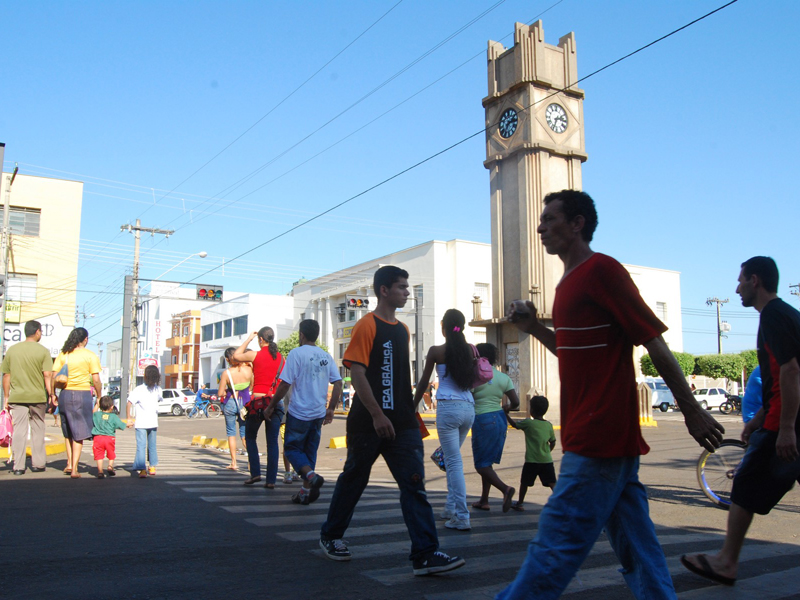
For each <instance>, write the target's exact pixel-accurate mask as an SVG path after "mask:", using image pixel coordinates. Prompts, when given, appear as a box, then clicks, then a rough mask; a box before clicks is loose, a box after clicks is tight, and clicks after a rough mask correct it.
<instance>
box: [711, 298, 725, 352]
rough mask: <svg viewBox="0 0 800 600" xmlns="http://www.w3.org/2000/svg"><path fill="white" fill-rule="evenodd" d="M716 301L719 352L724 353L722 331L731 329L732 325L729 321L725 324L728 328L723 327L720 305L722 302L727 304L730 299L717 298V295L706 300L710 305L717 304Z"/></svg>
mask: <svg viewBox="0 0 800 600" xmlns="http://www.w3.org/2000/svg"><path fill="white" fill-rule="evenodd" d="M715 303H716V305H717V354H722V332H723V331H730V326H729V325H728V324H727V323H725V325H726V326H727V329H725V328H723V323H722V320H721V319H720V316H719V307H720V304H727V303H728V299H727V298H725V300H720V299H719V298H717V297H716V296H715V297H713V298H709V299H707V300H706V304H707V305H708V306H711V305H712V304H715Z"/></svg>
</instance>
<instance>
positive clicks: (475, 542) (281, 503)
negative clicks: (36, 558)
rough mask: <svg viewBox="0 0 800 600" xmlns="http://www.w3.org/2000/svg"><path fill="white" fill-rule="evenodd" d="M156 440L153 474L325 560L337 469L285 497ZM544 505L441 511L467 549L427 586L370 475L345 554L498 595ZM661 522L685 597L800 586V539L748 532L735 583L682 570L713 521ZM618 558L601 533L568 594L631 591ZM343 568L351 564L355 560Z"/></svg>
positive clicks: (378, 582) (396, 579)
mask: <svg viewBox="0 0 800 600" xmlns="http://www.w3.org/2000/svg"><path fill="white" fill-rule="evenodd" d="M127 446H128V444H124V443H123V444H120V447H119V448H118V454H119V455H120V459H121V461H120V462H127V461H129V460H130V461H132V459H133V448H132V447H130V448H129V447H127ZM158 449H159V466H158V480H159V481H163V482H165V483H166V484H168V485H171V486H176V487H178V488H180V489H181V490H182V491H183V492H185V493H186V494H188V495H191V496H194V497H196V498H197V499H198V500H200V501H202V502H207V503H210V504H212V505H214V506H215V507H217V508H218V509H219V510H222V511H225V512H226V513H228V514H231V515H235V516H237V517H240V518H241V519H243V520H244V521H245V522H247V523H249V524H250V525H252V526H255V527H260V528H265V529H266V528H269V529H270V530H271V532H272V533H274V534H275V535H277V536H278V537H280V538H281V539H283V540H285V542H286V543H290V544H298V545H301V547H303V548H307V550H308V553H309V558H313V560H320V561H324V560H325V558H324V556H323V553H322V550H320V549H319V545H318V543H317V542H318V540H319V532H320V527H321V525H322V523H323V522H324V520H325V518H326V516H327V510H328V505H329V503H330V498H331V494H332V492H333V488H334V485H335V481H336V478H337V477H338V475H339V473H340V470H333V469H318V471H317V472H318V473H319V474H321V475H322V476H323V477H324V478H325V480H326V483H325V485H324V486H323V487H322V489H321V494H320V497H319V499H318V500H317V501H316V502H315V503H313V504H311V505H309V506H298V505H295V504H292V503H291V502H290V498H291V496H292V495H293V494H295V493H296V492H297V490H298V488H299V484H297V483H295V484H293V485H285V484H283V483H282V482H281V479H280V478H279V479H278V482H277V484H276V487H275V489H274V490H265V489H264V487H263V479H262V482H261V483H259V484H255V485H253V486H245V485H243V480H244V477H245V476H246V475H247V473H246V466H247V465H246V457H242V458H240V461H239V462H240V465H239V466H240V472H238V473H237V472H232V471H229V470H225V468H224V467H225V466H226V465H227V464H228V462H229V456H228V455H227V453H225V454H222V453H217V452H213V451H210V450H203V449H197V448H189V447H187V446H186V445H185V444H183V443H180V442H178V441H177V440H163V441H162V440H159V448H158ZM263 462H264V461H263V460H262V463H263ZM262 468H263V464H262ZM427 491H428V499H429V501H430V502H431V505H432V506H433V507H434V512H435V513H438V512H440V511H441V510H442V508H443V506H444V502H445V497H446V489H445V488H444V486H443V482H442V483H439V484H438V486H437V485H433V486H428V488H427ZM533 493H534V492H533V491H531V494H533ZM537 499H538V498H537ZM540 508H541V507H540V506H539V505H537V504H535V503H534V502H530V503H527V504H526V510H525V511H524V512H515V511H511V512H509V513H506V514H503V513H502V511H501V510H500V505H499V501H495V502H494V505H493V506H492V510H490V511H475V510H473V511H472V516H471V525H472V530H471V531H469V532H461V531H453V530H449V529H446V528H445V527H444V521H443V520H437V526H438V533H439V538H440V544H441V549H442V550H443V551H445V552H447V553H449V554H458V555H459V556H463V557H464V558H466V560H467V564H466V566H465V567H463V568H462V569H459V570H458V571H456V572H453V573H451V574H448V575H443V576H441V577H447V578H448V579H447V581H448V585H447V590H446V591H437V592H435V593H426V592H425V586H424V585H421V582H420V578H415V577H414V576H413V575H412V572H411V567H410V563H409V561H408V560H407V557H408V553H409V550H410V542H409V540H408V533H407V530H406V526H405V524H404V522H403V518H402V513H401V510H400V502H399V491H398V490H397V486H396V484H395V482H394V481H393V480H391V479H386V478H380V477H376V478H374V479H372V480H371V481H370V484H369V486H368V487H367V489H366V490H365V492H364V494H363V496H362V498H361V500H360V501H359V503H358V506H357V508H356V510H355V513H354V515H353V520H352V523H351V525H350V527H349V528H348V530H347V533H346V535H345V540H346V542H347V545H348V547H349V548H350V551H351V552H352V555H353V559H352V562H351V564H352V565H353V566H355V567H356V570H357V571H358V573H359V575H360V576H361V577H363V578H365V581H370V582H372V584H373V585H375V586H377V589H380V588H381V587H383V586H386V587H387V588H389V587H395V586H399V587H398V589H405V587H408V591H409V597H424V598H426V599H427V600H478V599H481V600H485V599H487V598H494V596H495V595H496V594H497V593H498V592H499V591H501V590H502V589H503V588H504V587H505V586H506V585H507V584H508V583H509V582H510V581H511V580H512V579H513V578H514V576H515V575H516V572H517V570H518V569H519V567H520V565H521V564H522V562H523V560H524V558H525V553H526V549H527V545H528V543H529V541H530V540H531V539H532V538H533V536H534V535H535V533H536V527H537V523H538V519H539V514H540ZM723 522H724V516H723V515H722V514H720V519H719V523H715V525H718V526H720V524H722V523H723ZM657 530H658V531H657V532H658V536H659V540H660V542H661V544H662V547H663V548H664V552H665V554H666V557H667V565H668V567H669V570H670V573H671V575H672V577H673V580H674V582H675V586H676V590H677V591H678V597H679V598H681V599H686V600H690V599H691V600H699V599H702V600H705V599H717V598H720V600H722V597H723V594H724V596H725V598H724V600H731V598H732V597H733V598H736V597H738V596H739V595H740V594H741V595H744V594H745V593H746V594H747V595H748V596H752V594H753V593H754V592H755V591H757V592H758V598H759V600H778V599H779V598H787V597H790V596H792V595H794V594H798V592H800V585H798V584H797V581H800V568H798V567H797V566H796V565H797V564H798V563H800V544H798V545H791V544H785V543H784V544H781V543H771V542H769V541H768V540H751V541H748V542H747V543H746V544H745V547H744V550H743V553H742V562H741V565H740V579H739V581H738V582H737V584H736V587H735V588H733V590H732V589H731V588H727V587H723V586H718V585H713V584H711V582H709V581H706V580H704V579H702V578H699V577H697V576H695V575H693V574H691V573H688V572H687V571H686V570H685V569H684V568H683V567H682V565H681V564H680V556H681V555H682V554H685V553H692V552H698V551H701V552H702V551H715V550H716V549H717V548H718V547H719V546H720V544H721V542H722V535H721V533H720V531H719V529H717V528H714V529H712V528H705V527H695V528H681V529H678V528H670V527H657ZM391 556H395V557H396V558H397V560H396V563H395V564H396V566H390V567H389V568H386V567H387V565H391V564H392V562H391V560H388V561H387V557H391ZM619 568H620V567H619V564H618V561H617V559H616V556H615V555H614V553H613V550H612V548H611V546H610V544H609V543H608V541H607V540H606V539H605V537H604V536H601V538H600V539H599V540H598V541H597V543H596V544H595V545H594V547H593V549H592V551H591V553H590V555H589V557H588V558H587V560H586V561H585V563H584V565H583V568H582V569H581V570H580V571H579V573H578V575H577V576H576V577H575V578H574V580H573V581H572V582H571V584H570V585H569V587H568V588H567V590H566V591H565V593H564V597H570V596H575V597H576V598H588V597H595V596H598V597H599V596H602V597H606V598H612V597H613V598H617V597H619V598H632V597H633V596H632V594H631V592H630V591H629V590H628V589H627V586H626V585H625V582H624V580H623V577H622V575H621V574H620V572H619ZM348 572H349V573H353V571H352V570H351V571H348ZM437 590H441V588H437ZM375 597H380V594H379V593H378V594H376V596H375Z"/></svg>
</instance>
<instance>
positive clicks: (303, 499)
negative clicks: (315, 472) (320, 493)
mask: <svg viewBox="0 0 800 600" xmlns="http://www.w3.org/2000/svg"><path fill="white" fill-rule="evenodd" d="M309 496H310V494H303V493H300V492H297V493H296V494H295V495H294V496H292V502H293V503H294V504H302V505H303V506H307V505H308V503H309V502H311V499H310V497H309Z"/></svg>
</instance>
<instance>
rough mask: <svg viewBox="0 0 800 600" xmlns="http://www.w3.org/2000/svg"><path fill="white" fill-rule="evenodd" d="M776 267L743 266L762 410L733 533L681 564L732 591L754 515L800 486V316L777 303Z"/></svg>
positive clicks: (750, 438) (737, 497)
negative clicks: (715, 548) (755, 315)
mask: <svg viewBox="0 0 800 600" xmlns="http://www.w3.org/2000/svg"><path fill="white" fill-rule="evenodd" d="M777 292H778V266H777V265H776V264H775V261H774V260H772V259H771V258H769V257H767V256H754V257H753V258H751V259H749V260H747V261H745V262H744V263H742V270H741V271H740V273H739V285H738V286H737V287H736V293H737V294H739V296H741V298H742V306H752V307H753V308H755V309H756V310H757V311H758V312H759V313H760V318H759V323H758V364H759V366H760V367H761V380H762V390H763V392H762V395H763V404H762V406H761V409H760V410H759V411H758V412H757V413H756V414H755V415H754V416H753V418H752V419H750V420H749V421H748V422H747V425H745V427H744V431H742V441H743V442H747V444H748V445H747V452H746V453H745V456H744V459H743V460H742V464H741V465H740V466H739V468H738V469H737V471H736V475H735V476H734V478H733V488H732V490H731V508H730V511H729V512H728V530H727V532H726V534H725V542H724V544H723V545H722V549H721V550H720V551H719V552H718V553H717V554H714V555H710V554H709V555H706V554H695V555H693V556H682V557H681V562H682V563H683V566H684V567H686V568H687V569H689V570H690V571H692V572H694V573H697V574H698V575H702V576H703V577H706V578H707V579H711V580H712V581H716V582H718V583H723V584H725V585H733V584H734V583H736V572H737V569H738V566H739V552H740V551H741V549H742V545H743V544H744V538H745V535H746V534H747V530H748V528H749V527H750V523H752V522H753V515H754V514H756V513H758V514H760V515H766V514H767V513H769V512H770V511H771V510H772V509H773V508H774V507H775V505H776V504H777V503H778V502H779V501H780V500H781V498H783V496H784V495H785V494H786V492H788V491H789V490H790V489H792V487H793V486H794V483H795V481H800V458H799V457H798V456H799V455H798V451H797V438H798V435H800V411H798V406H800V312H798V311H797V310H796V309H794V308H792V307H791V306H789V305H788V304H787V303H786V302H784V301H783V300H781V299H780V298H778V293H777Z"/></svg>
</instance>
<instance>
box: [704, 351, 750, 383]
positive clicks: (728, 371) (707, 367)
mask: <svg viewBox="0 0 800 600" xmlns="http://www.w3.org/2000/svg"><path fill="white" fill-rule="evenodd" d="M744 366H745V360H744V358H743V357H742V356H741V354H704V355H703V356H698V357H697V369H695V373H696V374H697V375H703V376H705V377H712V378H714V379H721V378H723V377H725V378H726V379H732V380H734V381H737V380H738V379H739V378H740V377H741V376H742V369H743V368H744Z"/></svg>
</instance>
